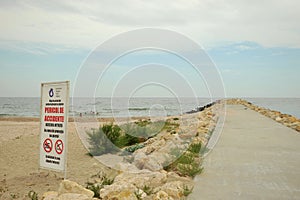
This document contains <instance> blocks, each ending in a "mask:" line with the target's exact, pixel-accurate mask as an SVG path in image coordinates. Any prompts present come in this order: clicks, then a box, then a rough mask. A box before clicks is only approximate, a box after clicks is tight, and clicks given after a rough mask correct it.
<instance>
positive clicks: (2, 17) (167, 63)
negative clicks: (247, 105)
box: [0, 0, 300, 98]
mask: <svg viewBox="0 0 300 200" xmlns="http://www.w3.org/2000/svg"><path fill="white" fill-rule="evenodd" d="M299 8H300V1H297V0H286V1H279V0H259V1H258V0H253V1H246V0H190V1H183V0H165V1H158V0H153V1H146V0H126V1H125V0H121V1H119V0H117V1H109V0H101V1H88V3H87V2H85V1H76V0H75V1H67V0H52V1H32V0H23V1H17V0H1V1H0V24H1V26H0V29H1V30H0V72H1V73H0V85H1V86H0V97H39V96H40V84H41V83H42V82H48V81H49V82H52V81H62V80H70V82H71V87H72V91H71V94H73V89H74V87H76V81H77V77H78V74H79V73H80V70H81V69H82V66H84V65H85V62H86V61H87V60H88V59H89V55H91V52H93V51H95V49H97V47H99V46H101V45H102V44H103V43H105V42H106V41H108V40H110V39H112V38H114V37H115V36H118V35H119V34H124V33H126V32H128V31H132V30H138V29H141V28H159V29H166V30H169V31H170V30H171V31H173V32H176V33H179V34H181V35H184V36H186V37H187V38H189V39H191V40H193V41H194V42H196V43H197V44H199V45H200V46H201V47H202V48H203V49H204V50H205V52H206V54H207V56H208V57H209V58H210V59H211V60H212V62H213V63H214V65H215V67H216V69H217V70H218V71H219V73H220V74H219V75H220V77H221V80H222V81H223V82H222V83H223V86H224V89H225V95H226V96H227V97H299V98H300V92H299V91H300V79H299V74H300V26H299V21H300V12H299ZM171 42H174V44H176V42H177V41H171ZM104 55H105V53H104ZM133 61H137V62H133ZM149 63H152V65H151V66H149V67H148V68H145V66H144V68H139V69H137V70H133V73H132V74H129V75H128V76H127V77H126V76H125V78H124V73H127V72H128V70H130V69H136V67H137V66H143V65H147V64H149ZM153 63H155V65H154V64H153ZM150 69H151V70H150ZM126 70H127V71H126ZM176 70H177V71H176ZM174 71H176V72H177V73H174V74H173V72H174ZM122 77H123V79H122V80H121V78H122ZM134 77H138V78H140V79H141V80H145V87H140V86H141V85H142V83H141V82H136V83H135V84H140V85H135V87H133V86H130V84H131V85H132V84H133V82H132V80H135V79H136V78H134ZM149 77H155V78H156V79H153V80H155V81H156V82H159V81H158V77H160V79H163V77H165V79H166V80H167V81H166V82H163V83H159V84H154V85H152V87H148V86H149V85H147V84H148V83H149V82H151V78H149ZM147 78H148V79H147ZM205 79H206V77H201V76H200V75H199V76H196V75H195V73H194V72H193V66H191V65H190V64H188V63H186V62H183V61H182V59H180V58H178V56H177V57H176V56H174V55H172V54H170V53H166V52H164V51H160V50H155V51H153V50H152V51H149V50H141V51H140V52H138V53H132V54H129V55H127V58H126V56H125V57H122V58H121V59H119V60H117V61H115V62H114V63H112V65H111V67H110V70H108V72H107V73H106V77H105V76H104V77H103V79H101V80H98V82H95V83H93V84H94V87H95V88H96V89H95V92H94V94H95V95H97V96H110V95H112V93H111V91H112V90H114V89H118V88H119V91H120V93H119V94H116V95H126V92H124V91H125V90H124V88H125V89H126V88H127V89H128V88H131V89H132V88H133V90H134V91H129V90H128V91H127V92H128V94H129V93H130V94H131V95H135V94H136V95H141V96H164V95H168V94H171V95H172V94H173V93H174V91H175V90H170V88H175V89H176V87H177V89H178V90H179V91H181V92H179V93H180V95H187V96H189V95H190V94H191V93H185V92H182V91H186V90H185V88H184V87H185V86H184V85H186V87H190V88H192V89H193V91H194V94H195V95H197V96H207V95H209V94H210V92H211V91H210V90H213V89H207V88H210V85H207V82H206V80H205ZM146 80H147V81H146ZM178 80H180V81H182V82H178ZM86 82H89V77H88V76H87V77H86ZM175 83H177V86H176V85H175ZM186 83H187V84H186ZM168 84H170V86H168ZM159 85H163V87H160V89H159ZM174 85H175V87H173V86H174ZM83 86H84V87H89V86H88V85H84V84H83ZM121 86H122V87H121ZM212 88H213V87H212ZM172 91H173V93H172ZM175 92H176V91H175ZM77 95H78V96H85V93H84V92H82V93H78V94H77Z"/></svg>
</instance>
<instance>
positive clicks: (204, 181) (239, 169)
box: [189, 105, 300, 200]
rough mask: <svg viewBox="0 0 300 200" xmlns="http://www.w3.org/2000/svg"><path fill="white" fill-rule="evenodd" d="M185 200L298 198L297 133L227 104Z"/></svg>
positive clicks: (299, 143) (299, 152)
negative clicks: (215, 140)
mask: <svg viewBox="0 0 300 200" xmlns="http://www.w3.org/2000/svg"><path fill="white" fill-rule="evenodd" d="M195 182H196V183H195V187H194V190H193V193H192V194H191V195H189V199H192V200H193V199H195V200H199V199H200V200H201V199H222V200H224V199H230V200H232V199H300V134H299V133H298V132H296V131H294V130H292V129H290V128H287V127H285V126H283V125H281V124H279V123H277V122H275V121H274V120H272V119H269V118H267V117H265V116H263V115H261V114H259V113H257V112H255V111H252V110H250V109H246V108H245V107H244V106H241V105H228V106H227V115H226V120H225V124H224V128H223V131H222V134H221V136H220V138H219V141H218V143H217V144H216V146H215V147H214V149H213V150H212V151H211V152H210V153H209V154H208V155H207V156H206V157H205V159H204V171H203V173H202V174H200V175H199V176H197V177H196V178H195Z"/></svg>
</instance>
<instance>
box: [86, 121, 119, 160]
mask: <svg viewBox="0 0 300 200" xmlns="http://www.w3.org/2000/svg"><path fill="white" fill-rule="evenodd" d="M87 134H88V137H89V138H88V142H89V143H90V145H91V147H90V148H89V150H90V154H91V155H92V156H99V155H102V154H105V153H112V152H116V151H117V148H116V147H115V145H114V144H113V143H114V142H116V140H117V139H118V138H119V136H120V128H119V127H118V126H115V125H113V124H107V125H104V126H102V128H99V129H93V130H92V132H87Z"/></svg>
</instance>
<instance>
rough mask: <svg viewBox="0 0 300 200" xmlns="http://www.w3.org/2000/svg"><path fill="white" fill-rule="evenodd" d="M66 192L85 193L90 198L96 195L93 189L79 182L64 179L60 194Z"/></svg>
mask: <svg viewBox="0 0 300 200" xmlns="http://www.w3.org/2000/svg"><path fill="white" fill-rule="evenodd" d="M65 193H75V194H83V195H85V196H87V197H88V198H90V199H91V198H93V196H94V192H93V191H91V190H88V189H85V188H84V187H82V186H81V185H79V184H78V183H76V182H73V181H69V180H63V181H62V182H61V183H60V185H59V189H58V196H61V195H62V194H65Z"/></svg>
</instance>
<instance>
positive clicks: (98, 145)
mask: <svg viewBox="0 0 300 200" xmlns="http://www.w3.org/2000/svg"><path fill="white" fill-rule="evenodd" d="M178 127H179V124H177V123H171V122H169V121H166V122H165V121H157V122H151V121H150V120H139V121H137V122H134V123H127V124H124V125H121V126H118V125H114V124H104V125H103V126H102V127H100V128H99V129H93V130H92V131H91V132H87V135H88V142H89V144H90V148H89V150H90V153H89V154H90V155H92V156H99V155H102V154H105V153H115V152H118V151H119V148H124V147H126V148H125V149H124V150H125V151H127V152H130V153H133V152H134V151H136V150H137V149H140V148H143V147H144V145H143V144H140V143H142V142H145V141H146V140H147V139H149V138H151V137H154V136H155V135H157V134H158V133H159V132H161V131H163V130H166V131H168V132H170V131H175V129H176V128H178Z"/></svg>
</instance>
